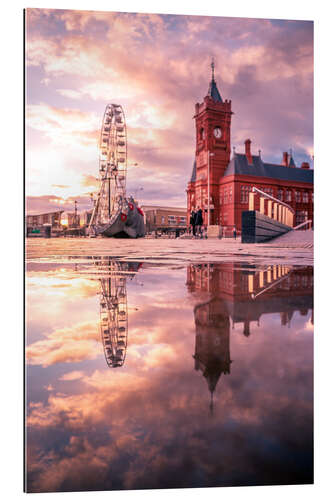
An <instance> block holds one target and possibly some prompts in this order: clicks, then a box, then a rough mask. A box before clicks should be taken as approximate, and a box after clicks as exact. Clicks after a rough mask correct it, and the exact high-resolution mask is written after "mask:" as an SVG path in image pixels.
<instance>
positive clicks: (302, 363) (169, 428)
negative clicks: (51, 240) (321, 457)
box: [27, 268, 312, 491]
mask: <svg viewBox="0 0 333 500" xmlns="http://www.w3.org/2000/svg"><path fill="white" fill-rule="evenodd" d="M141 279H142V280H143V281H144V286H143V287H142V288H141V287H140V293H138V289H137V288H136V287H135V283H132V282H131V281H130V280H128V287H127V291H128V301H129V310H130V311H133V312H131V314H130V317H129V349H128V355H127V358H126V364H125V366H124V367H122V368H121V369H117V370H108V369H107V368H104V367H105V361H104V359H101V358H102V356H100V358H99V359H96V360H95V361H94V362H93V363H91V362H90V363H89V367H88V366H87V364H86V363H85V360H86V359H91V358H87V357H84V356H83V357H82V361H83V362H82V363H81V364H80V365H70V364H67V365H65V366H60V367H57V370H56V372H55V368H53V369H50V368H48V369H47V370H42V374H44V373H45V375H48V376H49V377H50V383H51V382H52V386H53V387H54V390H53V391H52V392H50V393H47V394H46V395H45V398H43V402H33V404H30V406H29V408H28V418H27V423H28V461H27V465H28V471H29V473H28V489H29V491H59V490H61V491H73V490H80V491H82V490H92V489H96V490H99V489H124V488H157V487H159V488H163V487H188V486H192V487H196V486H221V485H229V486H231V485H236V484H238V485H239V484H244V483H245V484H252V485H253V484H279V483H281V484H288V483H300V482H309V481H310V480H311V477H310V476H311V467H312V464H311V460H312V458H311V453H312V438H311V433H312V339H311V336H310V335H295V332H296V331H298V330H300V331H301V330H302V327H304V325H305V324H306V321H307V317H303V316H300V315H299V316H296V317H295V318H294V320H295V321H294V322H293V324H292V328H291V329H287V328H283V329H281V326H280V317H279V315H278V314H273V315H271V314H270V315H268V314H267V315H264V316H263V317H262V319H261V321H260V326H258V327H256V328H255V329H254V330H253V332H252V335H251V337H249V338H246V339H245V340H246V342H244V336H243V334H242V325H240V324H236V325H235V329H234V330H233V331H232V333H231V335H230V354H231V357H232V360H233V365H232V370H231V374H230V375H228V376H224V375H222V376H221V378H220V380H219V383H218V385H217V388H216V393H215V403H214V415H213V416H211V415H209V409H208V408H209V393H208V390H207V384H206V381H205V380H204V378H203V376H202V375H201V374H200V373H198V372H196V371H195V370H194V360H193V358H192V354H193V353H194V348H195V324H194V320H195V317H194V313H193V304H190V303H189V301H188V300H187V299H185V300H184V282H185V273H184V270H183V269H181V270H177V269H174V270H173V271H172V272H170V271H165V270H163V269H158V271H150V270H149V269H147V268H146V269H145V268H144V274H143V275H142V278H141ZM41 293H42V292H41ZM204 297H205V298H204V299H203V300H206V298H207V297H206V296H204ZM67 299H68V297H67V296H66V295H65V296H64V297H63V301H64V302H63V303H62V304H63V306H64V305H65V304H67V302H68V301H67ZM201 299H202V296H201V298H200V297H199V295H196V296H195V297H194V300H195V301H197V302H198V303H200V302H202V300H201ZM34 300H35V301H36V303H39V297H38V296H35V297H34ZM132 301H133V303H132ZM77 304H78V305H79V307H80V310H84V309H86V307H88V304H89V301H88V299H87V300H84V301H82V300H81V299H78V300H77ZM166 304H168V307H166ZM132 305H133V306H134V305H135V306H137V307H138V308H139V311H135V312H134V309H132V308H131V307H130V306H132ZM64 307H65V306H64ZM92 307H94V308H95V307H96V304H94V305H93V306H92ZM73 308H74V305H73V303H71V308H70V310H69V314H72V311H73ZM94 311H95V309H94ZM60 312H61V311H60ZM95 312H96V311H95ZM70 317H71V316H70ZM294 323H295V324H294ZM206 333H207V334H208V332H206ZM57 341H59V344H57V343H56V342H57ZM81 341H82V342H83V346H84V349H85V348H86V347H87V345H86V342H87V343H90V355H93V357H96V353H101V352H102V346H101V343H100V341H99V333H98V331H97V326H96V325H95V323H93V322H90V323H88V324H87V323H81V324H76V325H74V326H73V327H71V328H64V329H58V330H57V331H54V332H52V333H51V334H48V335H47V336H46V338H45V339H43V340H39V341H37V342H35V343H33V344H31V345H30V346H29V347H28V349H29V348H31V349H32V351H31V352H30V355H31V356H32V364H44V366H45V365H47V366H48V365H49V364H51V363H53V362H54V358H55V359H59V357H60V358H62V359H63V360H64V361H67V362H68V361H70V360H71V359H73V358H71V356H72V351H73V349H75V347H76V346H78V345H80V343H81ZM96 341H97V342H96ZM62 347H64V348H65V351H66V350H68V352H67V354H68V353H69V356H68V357H67V358H66V357H65V356H63V354H64V353H63V352H62V351H61V348H62ZM59 351H60V352H59ZM78 352H79V354H81V350H80V348H79V349H78ZM65 354H66V353H65ZM76 362H77V361H76V360H75V359H73V363H76ZM92 365H93V369H91V366H92ZM33 369H34V368H31V370H33ZM36 370H38V371H40V370H41V368H38V369H36ZM59 370H63V372H59ZM40 378H41V379H43V376H42V377H40ZM40 378H37V377H36V379H35V382H34V383H35V384H36V387H37V388H39V384H40V385H41V386H42V387H43V386H44V384H45V383H46V382H45V381H43V382H40ZM59 380H60V381H61V383H59ZM64 381H68V382H70V381H77V382H76V383H73V384H71V383H67V384H66V383H63V382H64ZM47 382H49V381H47ZM36 387H35V388H36ZM73 387H74V389H73ZM60 391H61V392H60ZM44 394H45V393H44ZM300 456H302V460H299V457H300Z"/></svg>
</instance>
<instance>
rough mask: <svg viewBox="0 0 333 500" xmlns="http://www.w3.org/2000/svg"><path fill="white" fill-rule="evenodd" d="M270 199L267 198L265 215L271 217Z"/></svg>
mask: <svg viewBox="0 0 333 500" xmlns="http://www.w3.org/2000/svg"><path fill="white" fill-rule="evenodd" d="M272 203H273V202H272V200H268V202H267V215H268V217H270V218H272Z"/></svg>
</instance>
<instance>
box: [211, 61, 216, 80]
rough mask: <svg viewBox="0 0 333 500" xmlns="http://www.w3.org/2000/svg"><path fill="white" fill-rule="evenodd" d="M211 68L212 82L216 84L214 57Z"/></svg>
mask: <svg viewBox="0 0 333 500" xmlns="http://www.w3.org/2000/svg"><path fill="white" fill-rule="evenodd" d="M210 67H211V68H212V82H214V81H215V80H214V68H215V62H214V56H212V62H211V63H210Z"/></svg>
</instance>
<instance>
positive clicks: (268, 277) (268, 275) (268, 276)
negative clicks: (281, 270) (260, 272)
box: [267, 267, 272, 283]
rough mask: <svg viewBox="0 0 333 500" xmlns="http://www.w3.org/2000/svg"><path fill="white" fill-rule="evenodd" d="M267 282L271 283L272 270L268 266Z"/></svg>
mask: <svg viewBox="0 0 333 500" xmlns="http://www.w3.org/2000/svg"><path fill="white" fill-rule="evenodd" d="M267 283H272V271H271V268H270V267H269V268H268V269H267Z"/></svg>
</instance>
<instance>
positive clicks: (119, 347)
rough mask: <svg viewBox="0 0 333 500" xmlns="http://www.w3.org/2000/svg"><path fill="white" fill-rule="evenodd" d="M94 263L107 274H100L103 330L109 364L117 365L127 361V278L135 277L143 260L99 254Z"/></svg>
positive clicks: (102, 335)
mask: <svg viewBox="0 0 333 500" xmlns="http://www.w3.org/2000/svg"><path fill="white" fill-rule="evenodd" d="M95 266H96V267H97V268H98V269H99V270H100V271H102V273H103V274H106V277H105V276H104V277H102V278H100V284H101V291H100V332H101V338H102V342H103V347H104V354H105V359H106V362H107V365H108V366H109V367H110V368H118V367H120V366H122V365H123V364H124V362H125V357H126V349H127V336H128V310H127V290H126V279H127V278H131V279H132V278H133V276H135V273H136V272H137V271H138V270H139V268H140V267H141V264H140V263H128V262H117V261H115V260H113V259H110V258H104V259H103V258H100V259H98V260H97V259H96V260H95Z"/></svg>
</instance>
